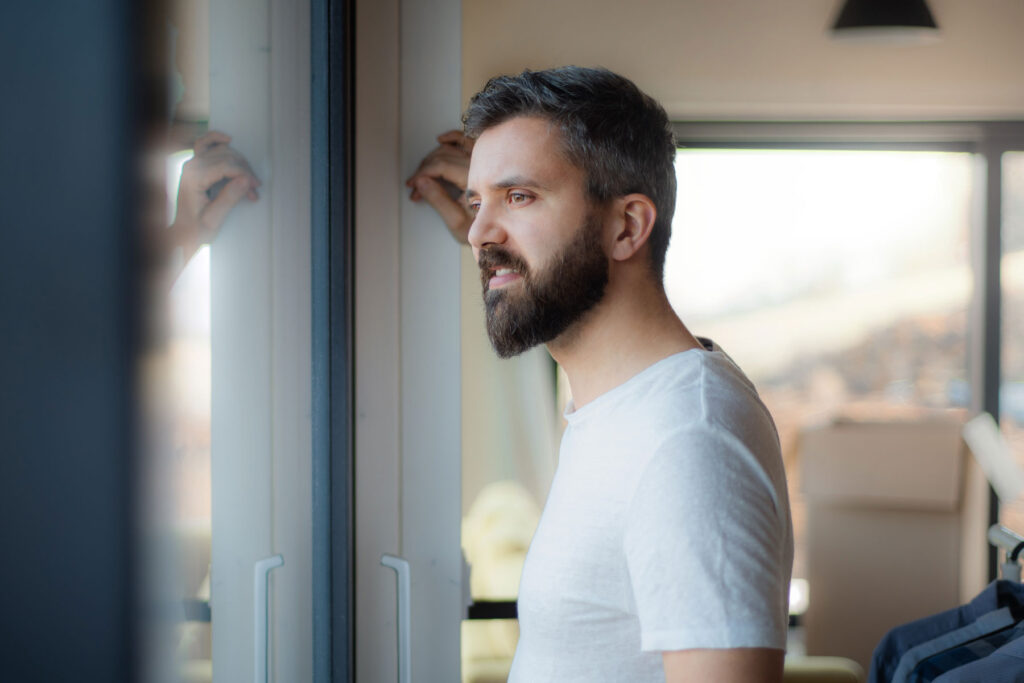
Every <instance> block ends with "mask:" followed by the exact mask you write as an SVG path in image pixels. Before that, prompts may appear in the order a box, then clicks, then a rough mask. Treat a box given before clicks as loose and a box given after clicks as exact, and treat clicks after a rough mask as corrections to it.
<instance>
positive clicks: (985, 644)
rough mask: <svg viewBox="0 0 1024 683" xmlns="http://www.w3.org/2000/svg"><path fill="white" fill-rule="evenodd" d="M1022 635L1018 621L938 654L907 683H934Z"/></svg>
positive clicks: (922, 664) (920, 665) (916, 669)
mask: <svg viewBox="0 0 1024 683" xmlns="http://www.w3.org/2000/svg"><path fill="white" fill-rule="evenodd" d="M1004 609H1005V608H1004ZM979 621H980V620H979ZM1022 635H1024V623H1022V622H1019V621H1018V622H1017V623H1015V624H1014V625H1012V626H1009V627H1007V628H1003V629H1000V630H998V631H995V632H993V633H989V634H988V635H985V636H981V637H980V638H976V639H974V640H971V641H969V642H965V643H963V644H962V645H958V646H957V647H953V648H950V649H948V650H945V651H943V652H937V653H935V654H933V655H931V656H930V657H928V658H926V659H923V660H922V661H920V662H919V663H918V664H917V665H916V666H915V667H914V671H913V673H912V674H911V675H910V676H908V677H907V683H932V681H934V680H935V679H936V678H938V677H940V676H942V675H943V674H946V673H951V672H953V671H955V670H956V669H958V668H960V667H962V666H964V665H966V664H970V663H972V662H976V661H978V660H979V659H984V658H985V657H988V656H989V655H991V654H993V653H995V652H996V651H997V650H998V649H999V648H1001V647H1003V646H1004V645H1006V644H1007V643H1010V642H1012V641H1014V640H1017V639H1019V638H1020V637H1021V636H1022Z"/></svg>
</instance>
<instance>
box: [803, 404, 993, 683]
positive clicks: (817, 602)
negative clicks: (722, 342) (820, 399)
mask: <svg viewBox="0 0 1024 683" xmlns="http://www.w3.org/2000/svg"><path fill="white" fill-rule="evenodd" d="M962 426H963V422H962V421H961V420H959V419H956V418H951V417H948V416H936V417H934V418H927V419H920V420H905V421H899V422H865V421H849V420H834V421H832V422H830V423H827V424H825V425H822V426H818V427H814V428H810V429H806V430H804V431H803V432H802V434H801V437H800V463H801V481H802V489H803V493H804V497H805V502H806V504H807V530H806V537H805V538H806V544H807V547H806V550H807V569H808V577H807V579H808V582H809V586H810V603H809V605H808V609H807V612H806V614H805V626H806V629H805V630H806V645H807V654H809V655H835V656H843V657H849V658H851V659H854V660H856V661H857V662H859V663H860V664H861V666H863V667H865V669H867V667H868V666H869V665H870V662H871V653H872V652H873V651H874V648H875V646H876V645H877V644H878V642H879V640H881V638H882V637H883V636H884V635H885V633H886V632H888V631H889V630H890V629H891V628H893V627H894V626H898V625H900V624H904V623H906V622H908V621H912V620H914V619H918V618H921V617H924V616H928V615H930V614H935V613H937V612H941V611H943V610H946V609H949V608H951V607H955V606H957V605H959V604H962V603H964V602H967V601H969V600H970V599H972V598H973V597H974V596H975V595H977V593H978V592H980V591H981V590H982V589H983V588H984V587H985V585H986V584H987V582H988V549H987V548H988V546H987V541H986V539H985V532H986V528H987V521H988V486H987V483H986V482H985V480H984V476H983V475H982V474H981V471H980V468H979V467H978V466H977V464H976V463H975V462H974V459H973V458H972V457H970V454H969V452H968V450H967V447H966V445H965V444H964V442H963V440H962V438H961V436H960V432H961V428H962Z"/></svg>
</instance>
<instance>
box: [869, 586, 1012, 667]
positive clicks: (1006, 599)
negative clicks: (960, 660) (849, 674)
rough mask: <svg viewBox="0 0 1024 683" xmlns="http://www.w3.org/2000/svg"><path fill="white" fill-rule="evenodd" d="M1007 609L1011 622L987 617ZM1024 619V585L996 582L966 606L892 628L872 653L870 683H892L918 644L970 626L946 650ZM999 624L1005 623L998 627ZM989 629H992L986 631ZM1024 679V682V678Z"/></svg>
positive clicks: (923, 643)
mask: <svg viewBox="0 0 1024 683" xmlns="http://www.w3.org/2000/svg"><path fill="white" fill-rule="evenodd" d="M1003 608H1009V615H1010V621H1009V622H1008V623H1007V622H1006V621H1005V618H1004V620H1003V621H1000V620H999V618H998V617H991V616H990V617H988V618H987V620H985V619H984V618H985V617H986V615H990V614H992V613H996V612H998V611H999V610H1001V609H1003ZM1021 618H1024V585H1022V584H1019V583H1015V582H1012V581H1004V580H997V581H993V582H992V583H990V584H989V585H988V586H987V587H986V588H985V590H983V591H982V592H981V593H979V594H978V596H977V597H975V598H974V599H973V600H971V602H969V603H967V604H966V605H962V606H960V607H955V608H953V609H950V610H947V611H945V612H940V613H939V614H935V615H932V616H929V617H925V618H923V619H918V620H917V621H912V622H910V623H908V624H904V625H902V626H898V627H896V628H894V629H893V630H891V631H889V633H887V634H886V636H885V637H884V638H883V639H882V641H881V642H880V643H879V644H878V647H876V648H875V652H874V654H873V655H872V658H871V668H870V670H869V672H868V683H892V682H893V680H894V676H895V675H896V673H897V670H898V669H899V667H900V662H901V660H902V659H903V657H904V655H905V654H907V653H908V652H909V651H910V650H912V649H914V648H916V647H918V646H922V645H925V644H927V643H929V642H931V641H936V639H941V638H943V637H944V636H947V635H948V634H951V633H953V632H956V631H958V630H960V629H966V630H965V631H963V639H962V640H960V641H959V642H952V641H943V642H946V643H947V644H946V647H945V648H943V649H949V648H952V647H956V646H959V645H962V644H964V643H966V642H969V641H971V640H974V639H976V638H979V637H985V636H986V635H991V634H992V633H993V632H998V631H999V630H1001V629H1003V628H1006V627H1007V626H1009V625H1012V624H1013V623H1016V622H1017V621H1019V620H1020V619H1021ZM979 620H982V621H981V622H980V624H978V625H977V626H975V627H974V628H971V627H972V625H973V624H975V623H976V622H979ZM998 623H1002V624H1003V625H1002V626H997V625H996V624H998ZM986 629H988V630H987V631H986ZM954 640H955V639H954ZM926 650H928V648H922V649H921V650H919V651H918V652H919V653H920V652H924V651H926ZM933 654H936V652H931V651H929V652H928V654H927V655H925V656H924V657H921V658H920V659H918V660H917V661H915V662H914V664H913V665H911V666H910V668H909V669H905V670H901V671H900V674H901V675H903V676H906V675H908V674H909V673H911V672H912V671H913V669H914V667H915V666H916V665H917V663H919V662H920V661H921V660H923V659H926V658H927V657H929V656H931V655H933ZM1011 680H1013V679H1011ZM1021 680H1022V681H1024V678H1022V679H1021Z"/></svg>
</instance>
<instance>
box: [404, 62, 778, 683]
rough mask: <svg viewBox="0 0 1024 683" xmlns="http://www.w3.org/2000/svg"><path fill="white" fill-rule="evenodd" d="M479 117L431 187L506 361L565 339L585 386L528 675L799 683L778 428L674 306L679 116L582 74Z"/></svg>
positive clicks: (543, 77) (496, 91)
mask: <svg viewBox="0 0 1024 683" xmlns="http://www.w3.org/2000/svg"><path fill="white" fill-rule="evenodd" d="M463 123H464V127H465V134H464V135H463V134H460V133H455V132H452V133H447V134H445V135H443V136H441V137H440V138H439V140H440V142H441V146H440V147H439V148H438V149H437V150H435V151H434V152H432V153H431V154H430V155H429V156H428V157H427V158H426V159H425V160H424V162H423V164H422V165H421V166H420V168H419V170H418V171H417V172H416V174H415V175H414V176H413V177H412V178H410V179H409V182H408V185H409V186H410V187H411V188H413V193H412V197H413V199H414V200H426V201H427V202H428V203H430V204H431V205H432V206H433V207H434V208H435V209H437V210H438V212H439V213H440V214H441V216H442V217H443V218H444V219H445V222H446V224H447V225H448V228H449V230H451V232H452V234H453V235H454V236H455V237H456V239H459V240H460V241H462V242H468V243H469V244H470V245H471V246H472V248H473V255H474V256H475V257H476V261H477V263H478V265H479V266H480V273H481V281H482V285H483V297H484V302H485V305H486V310H487V331H488V335H489V337H490V339H491V342H492V344H493V346H494V348H495V350H496V351H497V353H498V355H499V356H501V357H503V358H507V357H510V356H514V355H516V354H519V353H522V352H523V351H525V350H526V349H528V348H531V347H532V346H535V345H537V344H546V345H547V348H548V351H549V352H550V353H551V355H552V356H553V357H554V359H555V360H556V361H557V362H558V363H559V364H560V365H561V366H562V367H563V368H564V369H565V372H566V373H567V375H568V378H569V382H570V386H571V388H572V396H573V399H572V402H571V403H570V405H569V406H568V408H567V411H566V420H567V421H568V427H567V429H566V431H565V434H564V436H563V439H562V445H561V449H560V452H559V460H558V468H557V471H556V473H555V477H554V480H553V482H552V485H551V491H550V493H549V496H548V500H547V502H546V504H545V507H544V512H543V515H542V517H541V521H540V525H539V526H538V528H537V531H536V533H535V535H534V538H533V541H532V543H531V545H530V550H529V552H528V554H527V557H526V562H525V564H524V566H523V574H522V579H521V583H520V589H519V628H520V640H519V645H518V647H517V649H516V654H515V658H514V660H513V663H512V670H511V673H510V676H509V681H511V682H513V683H539V682H546V681H559V682H565V681H588V682H589V683H593V682H595V681H609V682H611V681H628V682H630V683H640V682H646V681H668V683H673V682H675V681H701V682H705V681H737V682H738V681H758V682H759V683H760V682H764V681H780V680H781V679H782V665H783V653H784V650H785V644H786V630H787V621H788V619H787V617H788V595H789V579H790V573H791V570H792V562H793V540H792V538H793V534H792V523H791V521H790V512H789V503H788V499H787V490H786V478H785V472H784V470H783V467H782V458H781V455H780V451H779V442H778V436H777V434H776V431H775V426H774V423H773V422H772V419H771V416H770V415H769V413H768V410H767V409H766V408H765V406H764V404H763V403H762V402H761V401H760V399H759V398H758V395H757V392H756V390H755V389H754V386H753V384H752V383H751V382H750V380H749V379H747V378H746V376H745V375H744V374H743V373H742V372H741V371H740V369H739V368H738V367H737V366H736V365H735V364H734V363H733V362H732V360H731V359H730V358H729V357H728V356H727V355H726V354H725V353H724V352H723V351H722V350H721V349H719V348H718V347H717V346H715V345H714V344H713V343H712V342H711V341H709V340H706V339H699V338H697V337H694V336H693V335H692V334H691V333H690V331H689V330H688V329H687V327H686V326H685V325H684V324H683V322H682V321H681V320H680V319H679V317H678V316H677V315H676V314H675V312H674V311H673V309H672V307H671V306H670V305H669V302H668V298H667V297H666V295H665V290H664V287H663V284H662V274H663V269H664V262H665V251H666V249H667V247H668V242H669V235H670V230H671V220H672V215H673V211H674V208H675V194H676V187H675V169H674V165H673V164H674V159H675V152H676V149H675V144H674V140H673V136H672V132H671V127H670V125H669V122H668V118H667V116H666V114H665V111H664V109H663V108H662V107H661V106H660V105H659V104H658V103H657V102H655V101H654V100H653V99H652V98H650V97H649V96H647V95H645V94H644V93H642V92H641V91H640V90H639V89H638V88H637V87H636V86H635V85H634V84H633V83H632V82H630V81H629V80H627V79H625V78H623V77H621V76H618V75H616V74H614V73H611V72H610V71H607V70H604V69H585V68H579V67H564V68H560V69H552V70H547V71H537V72H530V71H525V72H523V73H522V74H519V75H518V76H501V77H497V78H494V79H491V81H489V82H488V83H487V85H486V87H484V89H483V90H482V91H481V92H480V93H478V94H477V95H475V96H474V97H473V99H472V100H471V102H470V105H469V108H468V110H467V111H466V113H465V116H464V118H463ZM474 141H475V142H474ZM470 148H471V156H470V155H469V150H470ZM467 158H468V172H467ZM450 185H455V186H456V187H458V188H460V189H461V188H464V189H465V195H464V199H462V201H459V200H457V199H453V198H452V195H451V193H449V192H448V190H449V189H450Z"/></svg>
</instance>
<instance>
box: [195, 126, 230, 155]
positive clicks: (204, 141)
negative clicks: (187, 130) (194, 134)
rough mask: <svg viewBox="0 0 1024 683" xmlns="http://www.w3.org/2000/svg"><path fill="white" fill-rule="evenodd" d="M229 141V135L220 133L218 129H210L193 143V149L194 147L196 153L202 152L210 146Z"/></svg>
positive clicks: (224, 143)
mask: <svg viewBox="0 0 1024 683" xmlns="http://www.w3.org/2000/svg"><path fill="white" fill-rule="evenodd" d="M229 142H231V136H230V135H228V134H227V133H222V132H220V131H219V130H211V131H209V132H208V133H206V134H205V135H202V136H200V137H199V139H198V140H196V144H195V145H193V149H195V151H196V154H202V153H203V152H206V151H208V150H209V149H210V148H212V147H216V146H217V145H226V144H228V143H229Z"/></svg>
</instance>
